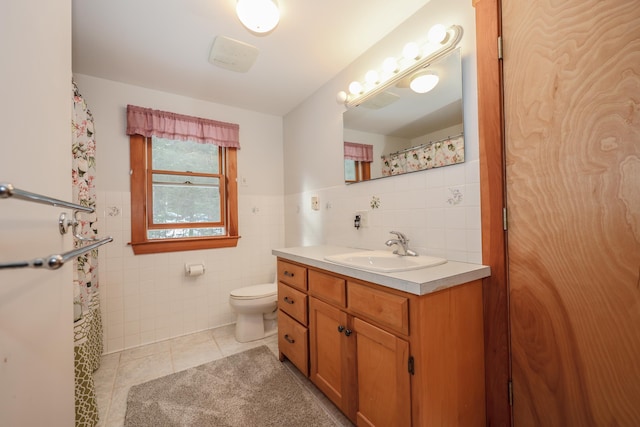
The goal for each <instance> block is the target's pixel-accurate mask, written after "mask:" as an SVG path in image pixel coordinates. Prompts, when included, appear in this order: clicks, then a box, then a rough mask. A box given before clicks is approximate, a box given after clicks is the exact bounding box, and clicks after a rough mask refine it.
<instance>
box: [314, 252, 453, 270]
mask: <svg viewBox="0 0 640 427" xmlns="http://www.w3.org/2000/svg"><path fill="white" fill-rule="evenodd" d="M324 259H326V260H327V261H331V262H335V263H336V264H340V265H346V266H347V267H353V268H359V269H361V270H368V271H378V272H382V273H393V272H399V271H408V270H418V269H420V268H427V267H433V266H434V265H440V264H444V263H446V262H447V260H446V259H444V258H437V257H431V256H422V255H418V256H400V255H395V254H394V253H392V252H389V251H362V252H351V253H346V254H340V255H329V256H326V257H325V258H324Z"/></svg>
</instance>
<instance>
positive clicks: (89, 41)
mask: <svg viewBox="0 0 640 427" xmlns="http://www.w3.org/2000/svg"><path fill="white" fill-rule="evenodd" d="M428 2H429V0H401V1H393V2H392V1H390V0H322V1H320V0H278V4H279V6H280V10H281V20H280V23H279V25H278V26H277V27H276V28H275V30H273V31H272V32H271V33H269V34H267V35H262V36H258V35H255V34H253V33H251V32H249V31H248V30H246V29H245V28H244V27H243V26H242V24H240V21H239V20H238V18H237V17H236V15H235V3H236V1H235V0H73V41H72V43H73V72H74V73H79V74H86V75H90V76H95V77H100V78H104V79H108V80H114V81H119V82H123V83H128V84H132V85H137V86H141V87H146V88H150V89H156V90H160V91H164V92H170V93H175V94H180V95H184V96H188V97H191V98H196V99H203V100H207V101H211V102H215V103H220V104H224V105H229V106H233V107H239V108H243V109H248V110H253V111H259V112H263V113H267V114H273V115H277V116H283V115H285V114H286V113H288V112H289V111H291V110H292V109H293V108H294V107H295V106H297V105H298V104H299V103H301V102H302V101H303V100H305V99H306V98H308V97H309V96H310V95H311V94H313V93H314V92H315V91H316V90H318V89H319V88H320V87H321V86H322V85H324V84H325V83H326V82H327V81H329V80H331V78H333V77H334V76H335V75H336V74H338V73H339V72H340V71H341V70H343V69H344V68H345V67H347V65H349V64H350V63H351V62H353V60H355V59H356V58H357V57H358V56H360V55H361V54H362V53H364V52H365V51H366V50H367V49H369V48H370V47H371V46H373V45H374V44H375V43H376V42H377V41H379V40H380V39H381V38H383V37H384V36H385V35H386V34H388V33H389V32H390V31H391V30H393V29H394V28H395V27H397V26H398V25H400V24H401V23H402V22H403V21H404V20H406V19H407V18H409V17H410V16H411V15H413V14H414V13H415V12H416V11H417V10H419V9H420V8H421V7H422V6H424V5H425V4H426V3H428ZM218 35H222V36H226V37H230V38H233V39H236V40H239V41H242V42H245V43H249V44H251V45H253V46H256V47H257V48H258V49H259V50H260V53H259V55H258V58H257V60H256V62H255V64H254V65H253V67H252V68H251V69H250V70H249V71H248V72H246V73H237V72H233V71H229V70H226V69H223V68H219V67H216V66H214V65H212V64H211V63H209V62H208V58H209V51H210V49H211V45H212V44H213V41H214V39H215V37H216V36H218Z"/></svg>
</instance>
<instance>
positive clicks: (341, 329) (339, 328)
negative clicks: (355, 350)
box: [338, 325, 344, 333]
mask: <svg viewBox="0 0 640 427" xmlns="http://www.w3.org/2000/svg"><path fill="white" fill-rule="evenodd" d="M342 331H344V326H342V325H340V326H338V332H340V333H342Z"/></svg>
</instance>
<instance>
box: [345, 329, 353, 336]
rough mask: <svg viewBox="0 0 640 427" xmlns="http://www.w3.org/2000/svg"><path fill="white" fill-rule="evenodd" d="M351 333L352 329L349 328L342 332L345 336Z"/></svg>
mask: <svg viewBox="0 0 640 427" xmlns="http://www.w3.org/2000/svg"><path fill="white" fill-rule="evenodd" d="M352 333H353V331H352V330H351V329H347V330H345V331H344V334H345V335H346V336H349V335H351V334H352Z"/></svg>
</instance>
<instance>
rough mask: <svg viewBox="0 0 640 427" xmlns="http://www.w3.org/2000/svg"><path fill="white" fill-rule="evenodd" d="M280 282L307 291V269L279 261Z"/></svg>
mask: <svg viewBox="0 0 640 427" xmlns="http://www.w3.org/2000/svg"><path fill="white" fill-rule="evenodd" d="M278 281H279V282H284V283H286V284H287V285H289V286H293V287H294V288H298V289H300V290H301V291H306V290H307V269H306V268H304V267H301V266H299V265H295V264H290V263H288V262H285V261H278Z"/></svg>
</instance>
